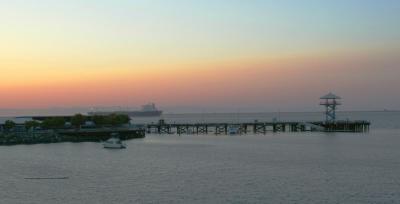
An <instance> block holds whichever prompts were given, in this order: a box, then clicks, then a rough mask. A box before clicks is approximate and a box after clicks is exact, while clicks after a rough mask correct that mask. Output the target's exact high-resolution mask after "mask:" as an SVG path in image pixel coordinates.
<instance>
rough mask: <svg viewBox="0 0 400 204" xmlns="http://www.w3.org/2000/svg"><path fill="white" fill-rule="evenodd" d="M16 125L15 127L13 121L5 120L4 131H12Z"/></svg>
mask: <svg viewBox="0 0 400 204" xmlns="http://www.w3.org/2000/svg"><path fill="white" fill-rule="evenodd" d="M16 125H17V124H16V123H15V122H14V121H12V120H7V121H6V122H5V123H4V129H5V130H7V131H10V130H11V129H13V128H14V127H15V126H16Z"/></svg>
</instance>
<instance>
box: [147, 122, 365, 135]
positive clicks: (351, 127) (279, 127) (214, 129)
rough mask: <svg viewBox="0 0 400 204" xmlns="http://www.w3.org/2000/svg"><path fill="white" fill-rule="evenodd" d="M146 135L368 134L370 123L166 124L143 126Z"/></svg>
mask: <svg viewBox="0 0 400 204" xmlns="http://www.w3.org/2000/svg"><path fill="white" fill-rule="evenodd" d="M145 127H146V129H147V132H148V133H158V134H217V135H218V134H229V133H236V134H246V133H254V134H266V133H267V132H305V131H310V132H368V131H369V127H370V122H368V121H363V120H357V121H348V120H344V121H335V122H333V123H326V122H324V121H273V122H258V121H255V122H241V123H223V122H221V123H166V122H164V121H160V122H159V123H156V124H147V125H145Z"/></svg>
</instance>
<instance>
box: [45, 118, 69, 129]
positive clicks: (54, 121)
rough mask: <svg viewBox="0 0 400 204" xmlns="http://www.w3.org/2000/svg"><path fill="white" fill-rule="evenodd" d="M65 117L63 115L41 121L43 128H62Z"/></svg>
mask: <svg viewBox="0 0 400 204" xmlns="http://www.w3.org/2000/svg"><path fill="white" fill-rule="evenodd" d="M64 126H65V119H64V118H62V117H53V118H47V119H45V120H44V121H43V122H42V123H41V127H42V128H43V129H60V128H64Z"/></svg>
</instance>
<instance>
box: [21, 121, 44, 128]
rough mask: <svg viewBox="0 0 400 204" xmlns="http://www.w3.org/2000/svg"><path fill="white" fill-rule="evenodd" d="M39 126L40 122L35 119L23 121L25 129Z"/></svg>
mask: <svg viewBox="0 0 400 204" xmlns="http://www.w3.org/2000/svg"><path fill="white" fill-rule="evenodd" d="M36 127H40V123H39V122H38V121H36V120H30V121H25V128H26V129H28V130H29V129H31V128H36Z"/></svg>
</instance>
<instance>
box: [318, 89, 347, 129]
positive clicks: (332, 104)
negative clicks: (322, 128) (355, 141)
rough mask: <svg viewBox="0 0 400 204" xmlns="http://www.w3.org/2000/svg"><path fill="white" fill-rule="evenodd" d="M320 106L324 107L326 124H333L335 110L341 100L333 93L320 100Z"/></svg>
mask: <svg viewBox="0 0 400 204" xmlns="http://www.w3.org/2000/svg"><path fill="white" fill-rule="evenodd" d="M320 99H321V103H320V105H321V106H325V115H326V120H325V122H326V123H335V121H336V108H337V106H339V105H342V103H341V102H340V101H339V100H340V99H342V98H341V97H339V96H336V95H335V94H333V93H329V94H327V95H325V96H322V97H321V98H320Z"/></svg>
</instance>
